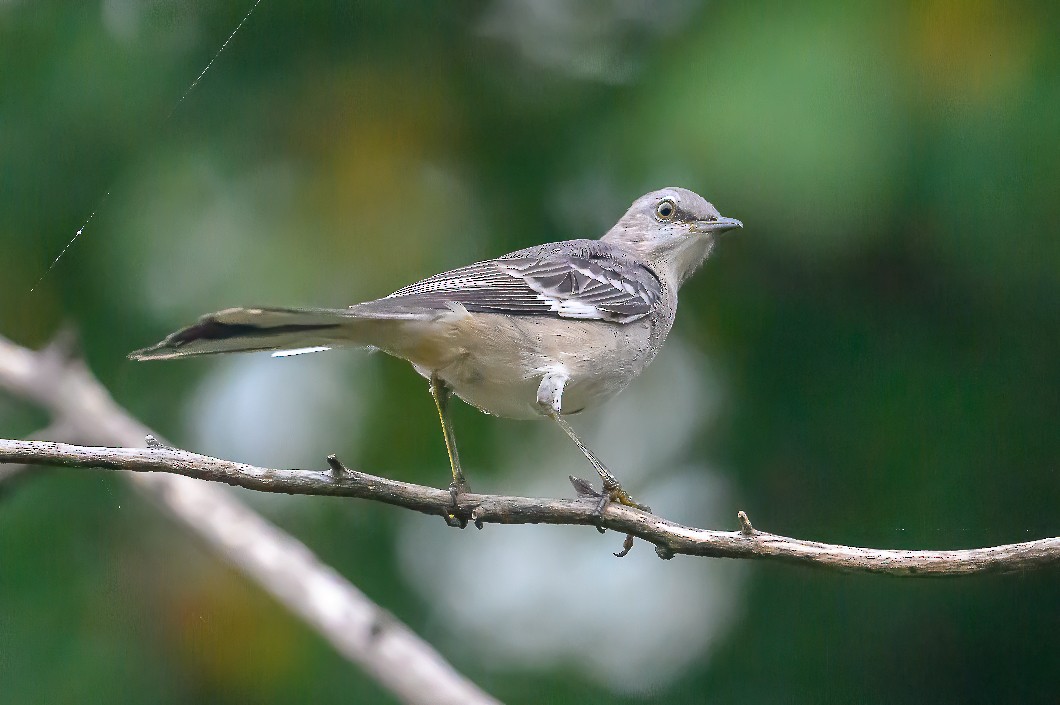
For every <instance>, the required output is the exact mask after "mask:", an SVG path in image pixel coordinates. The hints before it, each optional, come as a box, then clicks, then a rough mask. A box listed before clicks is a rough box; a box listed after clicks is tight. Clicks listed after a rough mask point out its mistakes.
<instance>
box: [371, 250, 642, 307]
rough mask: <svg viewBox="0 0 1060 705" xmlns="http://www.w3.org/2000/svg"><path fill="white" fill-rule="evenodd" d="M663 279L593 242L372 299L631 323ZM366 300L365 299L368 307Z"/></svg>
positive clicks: (526, 254)
mask: <svg viewBox="0 0 1060 705" xmlns="http://www.w3.org/2000/svg"><path fill="white" fill-rule="evenodd" d="M661 296H662V284H660V282H659V279H658V277H656V276H655V274H654V273H653V272H652V271H651V270H650V269H648V267H646V266H645V265H643V264H642V263H640V262H638V261H637V260H635V259H633V258H631V257H621V256H616V255H614V254H611V253H606V252H600V251H595V252H594V251H592V249H590V248H584V247H583V248H566V249H564V248H560V249H552V250H540V249H537V250H533V249H532V250H522V251H520V252H515V253H512V254H510V255H505V256H504V257H501V258H500V259H495V260H487V261H485V262H476V263H475V264H472V265H468V266H467V267H461V268H460V269H454V270H451V271H448V272H443V273H441V274H436V275H435V276H433V277H429V278H427V279H424V280H422V281H419V282H416V283H415V284H411V285H409V286H406V287H405V288H403V289H399V290H398V291H395V292H394V293H393V294H391V295H390V296H388V297H386V298H384V299H379V300H378V301H374V302H371V303H370V304H368V305H371V304H378V305H386V304H393V305H397V306H400V307H401V308H405V307H409V308H427V309H442V308H447V307H450V306H451V305H452V304H459V305H461V306H463V307H464V308H465V309H467V310H468V311H474V312H485V313H507V314H514V315H550V316H557V317H560V318H579V319H586V320H596V321H612V322H615V323H629V322H630V321H635V320H637V319H638V318H642V317H644V316H646V315H648V313H650V312H651V310H652V308H653V307H654V306H655V304H656V303H657V302H658V301H659V299H660V298H661ZM364 305H365V304H362V306H364Z"/></svg>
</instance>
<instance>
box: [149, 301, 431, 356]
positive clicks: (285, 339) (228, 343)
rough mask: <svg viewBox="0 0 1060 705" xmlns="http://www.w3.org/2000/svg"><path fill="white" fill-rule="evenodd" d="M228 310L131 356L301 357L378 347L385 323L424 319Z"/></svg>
mask: <svg viewBox="0 0 1060 705" xmlns="http://www.w3.org/2000/svg"><path fill="white" fill-rule="evenodd" d="M362 307H364V305H362V306H361V307H357V306H355V307H353V308H348V309H329V308H309V309H305V308H303V309H298V308H227V309H225V310H223V311H218V312H217V313H211V314H209V315H206V316H203V317H202V318H200V319H199V321H198V322H197V323H195V324H194V325H190V326H188V327H186V328H182V329H180V330H178V331H177V332H175V333H172V334H170V335H168V336H166V337H165V338H164V339H163V340H162V341H161V342H159V343H157V344H155V345H152V346H151V347H149V348H144V349H142V350H136V351H134V352H131V353H129V358H130V359H133V360H169V359H172V358H177V357H188V356H191V355H212V354H217V353H228V352H250V351H255V350H273V351H276V352H277V353H280V352H282V353H284V354H297V353H300V352H315V351H318V350H327V349H329V348H332V347H339V346H371V345H379V344H380V343H379V342H378V341H377V339H378V338H380V337H381V336H383V337H385V329H386V327H387V326H386V323H387V322H391V323H397V322H399V321H401V320H408V319H409V318H420V316H417V315H415V314H413V313H412V312H401V311H389V312H381V311H373V310H372V309H371V308H365V310H363V311H360V310H359V309H360V308H362Z"/></svg>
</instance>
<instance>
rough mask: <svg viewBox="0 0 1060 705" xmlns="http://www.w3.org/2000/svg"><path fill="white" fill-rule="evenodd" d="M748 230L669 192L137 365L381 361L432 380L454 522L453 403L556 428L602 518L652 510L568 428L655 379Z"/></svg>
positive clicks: (247, 320)
mask: <svg viewBox="0 0 1060 705" xmlns="http://www.w3.org/2000/svg"><path fill="white" fill-rule="evenodd" d="M740 228H743V223H742V222H741V221H739V220H736V219H734V218H726V217H723V216H722V215H721V214H720V213H719V212H718V209H717V208H715V207H714V206H713V205H712V204H711V203H709V202H708V201H707V200H706V199H704V198H703V197H702V196H700V195H698V194H696V193H695V192H693V191H690V190H688V189H684V188H679V187H667V188H663V189H659V190H656V191H652V192H650V193H647V194H645V195H643V196H641V197H640V198H638V199H636V200H635V201H634V202H633V204H632V205H631V206H630V207H629V209H628V210H627V211H626V213H625V214H624V215H623V216H622V217H621V218H620V219H619V220H618V222H617V223H616V224H615V225H614V226H613V227H612V228H611V229H610V230H608V231H607V232H606V233H605V234H604V235H603V236H602V237H601V238H600V239H598V240H592V239H577V240H565V241H561V242H551V243H547V244H542V245H536V246H533V247H528V248H526V249H522V250H517V251H515V252H511V253H509V254H506V255H502V256H500V257H497V258H496V259H490V260H484V261H481V262H475V263H474V264H470V265H467V266H465V267H460V268H457V269H452V270H449V271H446V272H442V273H441V274H436V275H434V276H431V277H428V278H426V279H423V280H421V281H418V282H416V283H414V284H410V285H408V286H405V287H403V288H401V289H398V290H397V291H395V292H394V293H392V294H390V295H389V296H384V297H383V298H379V299H375V300H372V301H366V302H363V303H359V304H354V305H352V306H349V307H347V308H278V307H242V308H227V309H224V310H221V311H217V312H215V313H210V314H207V315H205V316H202V317H201V318H199V320H198V321H197V322H196V323H194V324H192V325H189V326H187V327H184V328H181V329H180V330H177V331H176V332H174V333H172V334H170V335H168V336H166V337H165V338H164V339H163V340H161V341H160V342H159V343H157V344H155V345H152V346H150V347H147V348H143V349H141V350H136V351H134V352H132V353H129V357H130V358H131V359H133V360H166V359H173V358H182V357H190V356H197V355H213V354H220V353H232V352H252V351H272V352H273V354H274V355H276V356H283V355H292V354H302V353H309V352H320V351H324V350H330V349H332V348H340V347H363V348H374V349H379V350H382V351H384V352H386V353H388V354H390V355H393V356H395V357H398V358H402V359H404V360H407V361H408V362H410V363H412V367H413V368H414V369H415V371H416V372H418V373H419V374H420V375H422V376H423V377H425V378H426V379H427V380H428V382H429V384H428V389H429V391H430V393H431V395H432V397H433V399H434V404H435V408H436V411H437V413H438V417H439V420H440V422H441V426H442V435H443V438H444V440H445V447H446V450H447V452H448V456H449V464H450V468H451V470H452V478H453V479H452V482H451V483H450V486H449V489H450V492H451V494H452V500H453V507H454V513H452V514H450V515H449V516H447V517H446V521H447V522H450V523H452V520H456V519H457V517H456V516H455V507H456V504H457V499H458V497H459V496H460V494H462V493H466V492H470V484H469V483H468V481H467V478H466V476H465V475H464V472H463V469H462V467H461V465H460V457H459V454H458V452H457V445H456V435H455V433H454V430H453V425H452V420H451V417H450V411H449V410H450V406H449V403H450V400H451V398H452V396H453V395H456V396H457V397H459V398H460V399H463V400H464V401H465V402H467V403H468V404H470V405H471V406H474V407H476V408H477V409H479V410H481V411H483V412H485V413H487V414H493V415H496V416H501V417H507V418H513V419H551V420H552V421H553V422H555V423H556V424H557V425H558V426H559V427H560V428H561V429H562V430H563V432H564V433H565V434H566V435H567V436H569V437H570V439H571V440H572V441H573V442H574V443H575V444H576V445H577V447H578V449H579V450H580V451H581V452H582V454H583V455H584V456H585V458H586V459H587V460H588V461H589V463H590V464H591V465H592V466H593V468H594V469H595V470H596V472H597V473H598V474H599V476H600V478H601V482H602V485H603V491H602V492H599V493H595V492H594V493H593V495H594V496H597V497H599V502H598V504H597V505H596V507H595V510H594V516H595V517H597V518H599V516H600V515H601V514H602V512H603V510H604V508H605V507H606V505H607V503H609V502H612V501H616V502H619V503H621V504H625V505H629V506H633V507H638V508H641V509H644V510H646V511H650V509H649V508H648V507H647V506H646V505H642V504H639V503H638V502H636V501H635V500H634V499H633V498H632V497H631V496H630V495H629V494H628V493H627V492H626V491H625V490H624V489H623V488H622V485H621V483H620V482H619V481H618V478H617V477H616V476H615V475H614V473H612V472H611V471H610V469H608V467H607V466H606V465H605V464H604V463H603V462H602V461H601V460H600V459H599V457H598V456H597V455H596V454H595V453H594V452H593V451H591V450H590V449H589V448H588V447H587V446H586V445H585V443H583V442H582V440H581V439H580V438H579V436H578V435H577V434H576V433H575V431H574V429H573V428H572V427H571V425H570V423H569V422H568V421H567V419H566V418H565V417H567V416H571V415H573V414H577V413H579V412H581V411H583V410H585V409H589V408H592V407H596V406H599V405H601V404H603V403H604V402H606V401H608V400H609V399H611V398H612V397H614V396H615V395H616V394H618V393H619V392H620V391H622V390H623V389H624V388H625V387H626V386H627V385H628V384H629V383H630V382H631V381H632V380H633V379H634V378H636V377H637V376H638V375H639V374H640V373H641V372H643V371H644V369H645V368H646V367H647V366H648V365H649V364H650V363H651V361H652V360H653V359H654V358H655V356H656V354H657V353H658V352H659V350H660V348H661V347H662V345H663V343H664V342H665V341H666V338H667V336H668V335H669V333H670V331H671V329H672V327H673V324H674V318H675V316H676V313H677V293H678V290H679V289H680V288H681V285H682V284H684V282H685V281H687V280H688V278H689V277H691V276H692V275H693V274H694V273H695V272H696V270H698V269H699V268H700V266H701V265H702V264H703V262H704V261H705V260H706V259H707V258H708V257H709V256H710V255H711V253H712V252H713V251H714V249H715V246H716V244H717V242H718V238H719V236H720V235H721V234H722V233H725V232H728V231H732V230H736V229H740ZM571 479H572V481H575V480H576V478H573V477H572V478H571ZM579 482H580V481H579ZM576 486H578V484H577V482H576ZM582 486H583V487H584V486H587V483H582ZM465 524H466V521H465V520H462V521H460V525H461V526H463V525H465Z"/></svg>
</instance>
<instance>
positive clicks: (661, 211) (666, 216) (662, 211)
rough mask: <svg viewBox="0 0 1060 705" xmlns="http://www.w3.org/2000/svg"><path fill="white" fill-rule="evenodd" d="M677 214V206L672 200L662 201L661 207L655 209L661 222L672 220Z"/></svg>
mask: <svg viewBox="0 0 1060 705" xmlns="http://www.w3.org/2000/svg"><path fill="white" fill-rule="evenodd" d="M676 213H677V206H675V205H674V202H673V201H671V200H670V199H668V198H667V199H666V200H665V201H660V202H659V205H657V206H656V207H655V215H657V216H659V220H670V219H672V218H673V217H674V215H675V214H676Z"/></svg>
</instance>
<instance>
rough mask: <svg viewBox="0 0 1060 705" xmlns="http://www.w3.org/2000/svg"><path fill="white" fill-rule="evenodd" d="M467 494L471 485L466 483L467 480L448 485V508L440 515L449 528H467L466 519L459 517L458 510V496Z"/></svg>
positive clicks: (454, 481) (455, 481)
mask: <svg viewBox="0 0 1060 705" xmlns="http://www.w3.org/2000/svg"><path fill="white" fill-rule="evenodd" d="M469 492H471V485H469V484H468V483H467V480H463V479H461V480H453V481H452V482H450V483H449V508H448V509H447V510H446V511H445V513H444V514H443V515H442V518H443V519H445V523H446V524H448V525H449V526H455V527H459V528H461V529H464V528H466V527H467V518H466V517H463V516H460V514H459V511H458V510H459V508H460V503H459V500H460V495H464V494H468V493H469ZM480 528H481V527H480Z"/></svg>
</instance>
